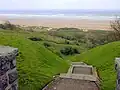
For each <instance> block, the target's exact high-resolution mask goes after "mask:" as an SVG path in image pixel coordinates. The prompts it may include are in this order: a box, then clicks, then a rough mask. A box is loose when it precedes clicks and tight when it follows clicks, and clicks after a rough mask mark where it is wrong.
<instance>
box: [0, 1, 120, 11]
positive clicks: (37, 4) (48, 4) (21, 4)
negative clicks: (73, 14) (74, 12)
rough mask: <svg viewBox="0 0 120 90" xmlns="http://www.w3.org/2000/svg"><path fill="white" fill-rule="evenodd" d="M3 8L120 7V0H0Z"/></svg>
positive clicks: (108, 8) (0, 7)
mask: <svg viewBox="0 0 120 90" xmlns="http://www.w3.org/2000/svg"><path fill="white" fill-rule="evenodd" d="M0 9H1V10H19V9H20V10H21V9H22V10H39V9H107V10H111V9H117V10H118V9H119V10H120V0H0Z"/></svg>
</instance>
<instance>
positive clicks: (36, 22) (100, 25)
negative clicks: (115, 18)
mask: <svg viewBox="0 0 120 90" xmlns="http://www.w3.org/2000/svg"><path fill="white" fill-rule="evenodd" d="M4 20H9V21H10V22H11V23H12V24H17V25H27V26H45V27H53V28H62V27H72V28H80V29H92V30H111V29H110V20H92V19H89V20H88V19H66V18H45V17H44V18H42V17H40V18H8V17H5V16H0V21H4Z"/></svg>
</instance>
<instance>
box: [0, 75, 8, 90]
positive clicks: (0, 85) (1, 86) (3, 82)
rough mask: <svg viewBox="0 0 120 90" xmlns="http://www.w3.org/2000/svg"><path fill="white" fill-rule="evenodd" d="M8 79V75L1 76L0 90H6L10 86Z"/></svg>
mask: <svg viewBox="0 0 120 90" xmlns="http://www.w3.org/2000/svg"><path fill="white" fill-rule="evenodd" d="M7 82H8V79H7V76H6V75H3V76H0V90H5V88H6V87H7V85H8V83H7Z"/></svg>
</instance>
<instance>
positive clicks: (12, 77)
mask: <svg viewBox="0 0 120 90" xmlns="http://www.w3.org/2000/svg"><path fill="white" fill-rule="evenodd" d="M8 77H9V83H10V84H11V83H13V82H14V81H15V80H16V79H17V78H18V75H17V71H16V70H15V71H13V72H11V73H9V74H8Z"/></svg>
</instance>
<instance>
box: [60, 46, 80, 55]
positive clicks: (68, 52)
mask: <svg viewBox="0 0 120 90" xmlns="http://www.w3.org/2000/svg"><path fill="white" fill-rule="evenodd" d="M60 52H61V53H62V54H63V55H73V54H80V52H79V51H78V50H77V49H76V48H72V47H64V48H62V49H61V50H60Z"/></svg>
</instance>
